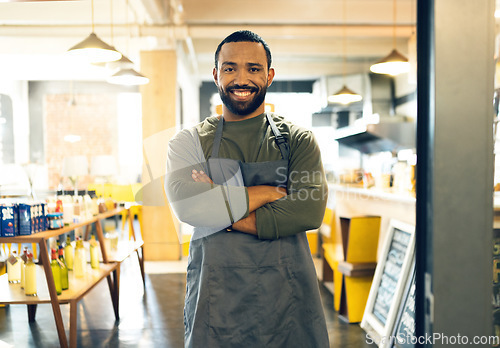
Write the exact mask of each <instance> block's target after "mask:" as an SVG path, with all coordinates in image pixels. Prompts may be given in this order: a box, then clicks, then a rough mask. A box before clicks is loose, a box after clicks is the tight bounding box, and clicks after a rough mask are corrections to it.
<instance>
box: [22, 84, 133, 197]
mask: <svg viewBox="0 0 500 348" xmlns="http://www.w3.org/2000/svg"><path fill="white" fill-rule="evenodd" d="M122 93H137V88H136V87H122V86H115V85H110V84H108V83H104V82H74V83H73V82H69V81H64V82H62V81H33V82H30V83H29V105H30V114H29V129H30V133H29V134H30V135H29V139H30V141H29V142H30V160H31V162H34V163H43V164H45V163H46V164H47V172H48V178H49V179H48V188H51V189H55V188H57V186H58V185H59V183H61V177H60V172H61V168H62V161H63V158H64V157H65V156H70V155H85V156H87V158H88V160H89V164H90V160H91V156H93V155H114V156H115V157H116V158H117V161H118V155H119V139H118V129H119V123H120V121H121V120H122V119H121V118H119V114H118V98H119V95H120V94H122ZM139 112H140V109H139ZM140 116H141V115H140V114H136V115H135V118H136V119H139V120H140ZM132 117H133V116H132ZM135 131H137V132H139V135H140V129H135ZM69 134H72V135H78V136H80V137H81V140H80V141H78V142H74V143H71V142H68V141H64V136H65V135H69ZM122 135H123V134H122ZM16 136H17V135H16ZM137 138H138V137H137ZM133 139H134V137H133V136H132V135H131V136H130V137H129V139H128V142H129V144H132V143H134V141H133ZM139 141H140V138H139V140H137V145H136V147H140V142H139ZM129 157H130V156H129ZM137 162H138V164H137ZM135 163H136V166H137V168H135V172H136V173H137V174H136V175H135V180H134V181H133V182H135V181H136V180H137V175H138V173H140V165H141V159H138V160H135ZM128 169H129V170H130V171H134V169H133V168H128ZM130 177H132V178H133V177H134V176H133V175H131V176H130ZM93 179H94V178H92V177H90V176H86V177H84V178H81V179H80V185H79V187H80V188H84V187H85V185H86V184H87V183H89V182H91V181H92V180H93ZM127 183H128V182H127ZM62 184H63V186H64V187H66V188H70V187H71V184H70V182H69V181H67V180H65V181H62Z"/></svg>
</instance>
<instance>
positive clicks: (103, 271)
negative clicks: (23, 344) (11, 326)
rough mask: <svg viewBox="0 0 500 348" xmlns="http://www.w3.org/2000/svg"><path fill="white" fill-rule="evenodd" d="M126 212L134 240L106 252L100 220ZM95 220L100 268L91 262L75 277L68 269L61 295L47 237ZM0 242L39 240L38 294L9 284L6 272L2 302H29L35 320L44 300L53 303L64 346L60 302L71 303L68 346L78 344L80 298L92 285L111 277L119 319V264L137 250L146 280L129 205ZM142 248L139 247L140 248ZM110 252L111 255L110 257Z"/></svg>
mask: <svg viewBox="0 0 500 348" xmlns="http://www.w3.org/2000/svg"><path fill="white" fill-rule="evenodd" d="M124 211H126V212H127V215H128V220H129V224H130V228H131V230H132V235H133V237H134V240H133V241H122V242H119V245H118V248H117V251H115V252H110V251H109V252H107V250H106V247H105V243H104V233H103V230H102V225H101V220H102V219H106V218H109V217H112V216H115V215H118V214H121V213H123V212H124ZM94 223H95V227H96V232H97V233H96V234H97V239H98V240H99V243H100V247H101V254H102V260H103V263H101V264H100V268H99V269H96V270H94V269H92V268H91V267H90V265H88V266H87V267H88V269H87V272H86V274H85V277H83V278H76V277H74V275H73V272H72V271H70V272H69V284H70V285H69V289H68V290H64V291H63V292H62V293H61V295H59V296H57V293H56V289H55V285H54V278H53V276H52V270H51V268H50V261H49V252H48V249H47V240H48V239H49V238H52V237H57V236H59V235H62V234H65V233H68V232H71V231H73V230H74V229H76V228H79V227H84V226H89V225H91V224H94ZM0 243H38V245H39V250H40V254H39V259H40V260H39V261H40V262H41V265H42V266H37V296H33V297H31V296H26V295H25V294H24V290H23V289H21V285H20V284H9V283H8V276H7V274H4V275H2V276H0V304H26V305H28V317H29V320H30V321H34V320H35V314H36V306H37V305H38V304H41V303H50V304H51V305H52V311H53V313H54V320H55V322H56V327H57V333H58V335H59V343H60V345H61V347H63V348H66V347H68V341H67V338H66V332H65V329H64V324H63V320H62V315H61V309H60V308H59V305H60V304H68V303H69V305H70V323H69V332H70V336H69V346H70V347H76V327H77V323H76V320H77V317H78V316H77V302H78V301H79V300H80V299H81V298H82V297H83V296H85V295H86V294H87V293H88V292H89V291H90V290H91V289H92V288H94V287H95V286H96V285H97V284H98V283H99V282H100V281H102V280H103V279H104V278H106V279H107V281H108V286H109V291H110V294H111V300H112V302H113V310H114V312H115V318H116V320H118V319H119V288H120V264H121V262H123V260H125V259H126V258H127V257H129V256H130V255H131V254H132V253H134V252H136V253H137V257H138V260H139V266H140V268H141V274H142V281H143V286H144V284H145V274H144V256H143V244H144V242H143V241H137V240H136V235H135V231H134V224H133V217H132V214H131V213H130V209H127V208H117V209H114V210H111V211H108V212H105V213H102V214H99V215H97V216H94V217H93V218H92V219H89V220H86V221H82V222H79V223H74V224H70V225H69V226H64V227H62V228H59V229H56V230H47V231H43V232H39V233H35V234H32V235H29V236H16V237H1V238H0ZM139 249H140V250H139ZM108 256H109V257H108Z"/></svg>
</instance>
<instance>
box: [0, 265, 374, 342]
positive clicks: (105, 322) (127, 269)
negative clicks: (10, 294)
mask: <svg viewBox="0 0 500 348" xmlns="http://www.w3.org/2000/svg"><path fill="white" fill-rule="evenodd" d="M185 265H186V262H185V261H180V262H174V263H170V262H167V263H147V264H146V272H147V277H146V291H145V292H144V291H143V288H142V283H141V281H140V279H141V275H140V271H139V267H138V264H137V259H136V258H129V259H127V260H126V261H125V262H124V264H123V266H122V272H121V274H122V277H121V286H120V289H121V290H120V291H121V294H120V321H119V322H115V318H114V315H113V307H112V304H111V298H110V295H109V290H108V286H107V284H106V281H103V282H101V283H100V284H99V285H98V286H96V287H95V288H94V289H93V290H92V291H91V292H90V293H89V294H88V295H87V296H85V297H84V298H83V299H82V300H81V301H80V302H79V307H78V347H155V348H158V347H161V348H169V347H172V348H181V347H182V346H183V333H184V328H183V320H182V311H183V301H184V291H185V284H186V283H185V273H180V272H183V271H184V270H185ZM170 272H173V273H170ZM321 294H322V297H323V303H324V308H325V316H326V320H327V326H328V332H329V335H330V342H331V347H347V348H349V347H352V348H363V347H374V346H371V345H368V344H366V343H365V334H364V332H363V330H362V329H361V328H360V327H359V326H358V325H356V324H350V325H349V324H346V323H344V322H342V321H340V320H339V319H338V317H337V314H336V313H335V312H334V311H333V297H332V295H331V294H330V293H329V292H328V291H327V290H326V289H325V288H324V287H321ZM61 308H62V314H63V320H64V323H65V325H66V327H67V326H68V323H69V306H68V305H62V307H61ZM66 331H67V330H66ZM67 335H69V332H68V331H67ZM7 347H9V348H10V347H23V348H24V347H43V348H45V347H59V341H58V336H57V331H56V328H55V324H54V319H53V315H52V310H51V307H50V305H39V306H38V310H37V317H36V322H35V323H32V324H29V323H28V317H27V312H26V306H24V305H11V306H9V307H7V308H0V348H7Z"/></svg>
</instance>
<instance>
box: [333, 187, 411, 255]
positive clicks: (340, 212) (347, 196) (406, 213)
mask: <svg viewBox="0 0 500 348" xmlns="http://www.w3.org/2000/svg"><path fill="white" fill-rule="evenodd" d="M328 190H329V197H330V200H331V201H332V202H333V204H332V205H333V206H332V210H333V211H334V214H335V215H334V216H335V225H334V226H335V230H334V231H332V238H334V241H335V242H336V243H338V242H340V240H341V238H340V221H339V217H355V216H366V215H375V216H380V217H381V222H380V235H379V249H380V246H381V245H382V244H381V243H382V241H383V240H384V238H385V235H386V232H387V229H388V227H389V222H390V220H391V219H396V220H399V221H402V222H405V223H408V224H412V225H415V202H416V200H415V197H413V196H412V195H411V194H410V193H408V194H404V193H395V192H392V191H389V190H381V189H375V188H370V189H366V188H362V187H359V186H354V185H340V184H329V185H328Z"/></svg>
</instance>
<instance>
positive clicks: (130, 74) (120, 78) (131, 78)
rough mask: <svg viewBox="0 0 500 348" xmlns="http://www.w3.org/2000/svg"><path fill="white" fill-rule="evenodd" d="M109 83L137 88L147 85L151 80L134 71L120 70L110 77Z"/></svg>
mask: <svg viewBox="0 0 500 348" xmlns="http://www.w3.org/2000/svg"><path fill="white" fill-rule="evenodd" d="M107 81H108V82H109V83H112V84H115V85H125V86H137V85H145V84H146V83H148V82H149V79H148V78H147V77H146V76H144V75H142V74H141V73H139V72H137V71H135V70H134V69H130V68H129V69H120V70H118V72H117V73H115V74H113V75H112V76H110V77H109V78H108V79H107Z"/></svg>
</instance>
